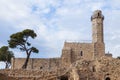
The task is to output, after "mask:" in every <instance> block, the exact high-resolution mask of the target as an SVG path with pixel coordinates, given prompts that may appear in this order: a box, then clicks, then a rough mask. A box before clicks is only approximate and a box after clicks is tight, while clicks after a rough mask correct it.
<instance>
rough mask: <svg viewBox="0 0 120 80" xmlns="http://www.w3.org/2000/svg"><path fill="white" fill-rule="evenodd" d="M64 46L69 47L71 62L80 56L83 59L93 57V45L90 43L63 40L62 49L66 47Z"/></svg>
mask: <svg viewBox="0 0 120 80" xmlns="http://www.w3.org/2000/svg"><path fill="white" fill-rule="evenodd" d="M66 48H70V49H71V61H72V62H74V61H76V60H78V59H80V58H84V59H88V60H91V59H93V56H94V45H93V44H92V43H75V42H73V43H69V42H65V44H64V47H63V49H66ZM66 54H67V53H66ZM63 56H64V55H63ZM66 57H67V56H66Z"/></svg>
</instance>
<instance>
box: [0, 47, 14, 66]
mask: <svg viewBox="0 0 120 80" xmlns="http://www.w3.org/2000/svg"><path fill="white" fill-rule="evenodd" d="M12 57H14V54H13V52H12V51H9V48H8V46H3V47H1V48H0V61H3V62H5V63H6V66H5V68H9V67H10V65H11V58H12Z"/></svg>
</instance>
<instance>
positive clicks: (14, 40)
mask: <svg viewBox="0 0 120 80" xmlns="http://www.w3.org/2000/svg"><path fill="white" fill-rule="evenodd" d="M36 36H37V35H36V33H35V32H34V31H33V30H31V29H25V30H23V31H21V32H17V33H15V34H12V35H11V36H10V40H8V44H9V47H10V48H18V49H20V50H21V51H25V53H26V54H27V58H26V61H25V63H24V65H23V66H22V68H23V69H25V68H26V67H27V63H28V60H29V57H30V55H31V53H32V52H33V53H38V52H39V51H38V49H37V48H35V47H33V46H31V43H30V42H29V38H30V37H31V38H32V39H34V38H35V37H36Z"/></svg>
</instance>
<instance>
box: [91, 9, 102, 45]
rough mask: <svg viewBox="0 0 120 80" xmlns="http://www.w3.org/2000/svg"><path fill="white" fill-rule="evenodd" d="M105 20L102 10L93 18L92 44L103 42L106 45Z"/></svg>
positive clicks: (97, 11) (96, 12)
mask: <svg viewBox="0 0 120 80" xmlns="http://www.w3.org/2000/svg"><path fill="white" fill-rule="evenodd" d="M103 20H104V16H103V15H102V12H101V11H100V10H96V11H95V12H94V13H93V15H92V17H91V21H92V42H93V43H96V42H102V43H104V39H103Z"/></svg>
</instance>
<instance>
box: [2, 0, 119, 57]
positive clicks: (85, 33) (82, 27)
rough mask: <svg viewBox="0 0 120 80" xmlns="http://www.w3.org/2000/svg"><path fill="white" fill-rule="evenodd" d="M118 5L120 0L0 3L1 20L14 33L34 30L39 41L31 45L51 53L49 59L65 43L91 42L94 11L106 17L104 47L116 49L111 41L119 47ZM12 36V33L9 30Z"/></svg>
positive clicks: (36, 0)
mask: <svg viewBox="0 0 120 80" xmlns="http://www.w3.org/2000/svg"><path fill="white" fill-rule="evenodd" d="M113 3H114V4H113ZM119 5H120V1H119V0H111V1H105V0H97V1H96V0H34V1H30V0H20V1H16V0H8V1H5V0H1V1H0V10H1V11H0V20H2V21H6V22H8V24H9V23H11V24H12V25H11V24H9V25H11V27H12V28H14V29H15V32H16V31H21V30H23V29H26V28H30V29H33V30H35V32H36V33H37V35H38V37H37V39H36V40H35V41H36V42H35V43H34V45H37V46H38V47H39V48H42V49H43V47H42V46H44V50H43V51H44V52H45V53H47V51H48V54H49V51H50V49H52V51H51V52H50V53H51V55H53V54H54V53H55V54H57V55H60V53H61V52H60V51H61V48H62V46H63V42H64V41H65V40H78V41H79V40H84V39H85V40H86V39H87V40H88V39H89V40H91V22H90V16H91V15H92V12H93V11H94V10H96V9H101V10H102V11H103V15H105V20H104V22H105V28H104V29H105V30H104V31H105V40H107V41H105V42H106V46H107V47H110V48H112V46H114V48H116V47H115V46H118V45H117V44H116V43H115V42H113V41H112V40H114V41H117V42H118V43H119V41H118V40H117V39H118V38H119V35H120V33H116V32H119V25H118V24H119V23H120V21H119V19H120V16H119V15H120V10H119ZM51 7H52V8H51ZM52 9H54V10H53V11H52ZM50 14H52V15H50ZM1 24H2V23H1ZM12 28H11V29H12ZM11 32H13V33H14V31H12V30H11ZM111 32H112V33H111ZM4 33H6V32H4ZM4 33H2V34H4ZM8 35H10V34H8ZM110 41H112V42H113V43H115V44H112V43H111V42H110ZM33 42H34V41H33ZM38 43H39V44H38ZM3 44H4V43H3ZM45 47H46V48H45ZM47 48H49V49H47ZM108 49H109V48H107V50H108ZM117 49H119V48H118V47H117ZM58 50H59V51H58ZM116 51H117V52H116ZM116 51H115V49H113V50H111V52H112V53H117V54H114V56H117V55H119V54H120V53H119V52H118V50H116ZM44 52H40V53H44ZM15 55H16V57H22V56H24V55H22V54H19V53H18V52H15ZM57 55H56V56H57ZM46 56H47V55H46ZM48 56H50V55H48Z"/></svg>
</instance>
